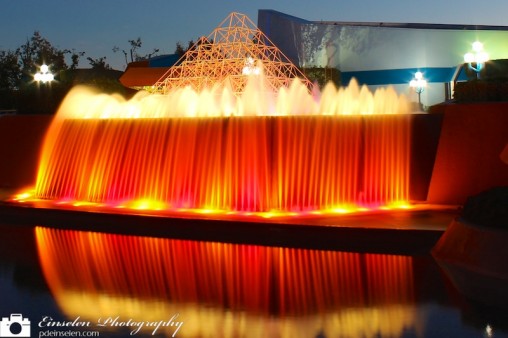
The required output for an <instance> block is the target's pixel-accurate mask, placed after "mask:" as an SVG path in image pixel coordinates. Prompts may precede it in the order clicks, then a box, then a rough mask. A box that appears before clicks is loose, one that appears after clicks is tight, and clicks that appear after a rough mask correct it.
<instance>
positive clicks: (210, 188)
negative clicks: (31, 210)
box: [35, 80, 410, 212]
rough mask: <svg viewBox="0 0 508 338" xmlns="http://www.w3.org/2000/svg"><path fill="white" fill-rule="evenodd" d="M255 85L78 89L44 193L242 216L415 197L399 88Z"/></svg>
mask: <svg viewBox="0 0 508 338" xmlns="http://www.w3.org/2000/svg"><path fill="white" fill-rule="evenodd" d="M256 81H257V80H256ZM256 81H251V82H252V83H249V85H248V86H247V89H246V91H245V94H244V96H243V97H241V98H236V97H235V96H234V95H232V94H231V93H230V92H229V91H228V89H227V88H222V89H221V88H212V89H211V90H210V91H205V92H204V93H199V94H198V93H194V92H192V90H190V89H188V88H186V89H181V90H177V91H175V92H171V93H170V94H169V95H166V96H159V95H138V96H137V97H135V98H134V99H132V100H131V101H129V102H125V101H122V100H121V99H119V98H117V97H114V96H106V95H103V94H91V93H86V92H83V91H75V92H74V93H73V94H71V95H70V96H69V97H68V98H67V99H66V100H65V102H64V103H63V105H62V106H61V108H60V110H59V112H58V114H57V116H56V117H55V119H54V121H53V123H52V125H51V127H50V130H49V131H48V133H47V137H46V140H45V143H44V146H43V150H42V155H41V160H40V166H39V171H38V175H37V182H36V187H35V191H36V192H35V195H36V197H37V198H41V199H49V200H64V201H81V202H95V203H103V204H107V205H109V206H115V207H116V206H117V207H127V208H138V209H163V210H164V209H165V210H173V209H182V208H184V209H207V210H222V211H240V212H267V211H281V212H293V211H296V212H300V211H316V210H318V211H322V210H333V209H341V208H350V207H359V206H361V207H365V206H367V207H378V206H384V205H393V204H400V203H404V202H406V201H408V199H409V196H408V191H409V144H410V115H408V114H404V113H407V105H406V104H405V101H404V99H403V98H401V97H398V96H397V95H396V94H395V92H394V91H393V90H382V91H378V92H376V93H375V94H371V93H370V92H368V90H367V89H366V88H359V87H358V85H356V83H353V84H351V85H350V87H349V88H347V89H340V90H336V89H335V88H334V87H333V86H328V87H326V88H325V89H324V91H323V93H322V94H320V93H313V94H309V93H308V92H307V91H306V89H305V88H304V87H303V85H301V84H299V83H298V82H295V83H294V84H293V85H292V86H291V87H290V88H289V89H282V90H281V91H280V92H279V93H278V94H277V95H272V94H271V93H266V92H264V91H263V90H261V89H259V86H260V85H259V83H258V82H256ZM206 112H208V113H209V114H205V113H206Z"/></svg>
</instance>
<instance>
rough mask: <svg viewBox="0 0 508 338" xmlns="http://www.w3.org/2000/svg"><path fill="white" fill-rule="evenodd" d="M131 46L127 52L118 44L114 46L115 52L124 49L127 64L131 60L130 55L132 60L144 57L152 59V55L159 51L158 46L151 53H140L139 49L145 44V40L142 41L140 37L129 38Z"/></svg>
mask: <svg viewBox="0 0 508 338" xmlns="http://www.w3.org/2000/svg"><path fill="white" fill-rule="evenodd" d="M128 42H129V45H130V48H129V51H128V52H127V51H126V50H125V49H120V47H118V46H113V52H114V53H116V52H118V51H120V50H121V51H122V53H123V55H124V56H125V65H126V66H127V65H128V64H129V60H128V58H127V56H128V55H130V57H131V58H130V60H131V61H130V62H134V61H140V60H144V59H150V58H151V57H152V56H154V55H156V54H157V53H158V52H159V49H158V48H154V49H153V50H152V52H151V53H147V54H144V55H141V54H138V50H139V49H140V48H141V46H142V45H143V42H142V41H141V38H140V37H138V38H137V39H136V40H128Z"/></svg>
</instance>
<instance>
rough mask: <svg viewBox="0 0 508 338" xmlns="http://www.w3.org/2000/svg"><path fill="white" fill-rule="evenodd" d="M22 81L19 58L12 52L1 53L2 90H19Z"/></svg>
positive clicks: (0, 78)
mask: <svg viewBox="0 0 508 338" xmlns="http://www.w3.org/2000/svg"><path fill="white" fill-rule="evenodd" d="M20 81H21V68H20V66H19V64H18V56H17V55H16V53H15V52H12V51H0V90H13V89H17V88H18V87H19V84H20Z"/></svg>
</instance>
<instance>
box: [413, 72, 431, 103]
mask: <svg viewBox="0 0 508 338" xmlns="http://www.w3.org/2000/svg"><path fill="white" fill-rule="evenodd" d="M409 87H411V88H413V89H414V90H415V92H416V94H418V106H419V107H420V110H423V106H422V99H421V95H422V93H423V91H424V90H425V87H427V81H425V79H424V78H423V74H422V72H416V73H415V77H414V79H412V80H411V81H410V82H409Z"/></svg>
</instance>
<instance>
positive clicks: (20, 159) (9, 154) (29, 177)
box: [0, 115, 53, 189]
mask: <svg viewBox="0 0 508 338" xmlns="http://www.w3.org/2000/svg"><path fill="white" fill-rule="evenodd" d="M52 118H53V116H52V115H7V116H0V163H1V164H0V188H9V189H10V188H21V187H24V186H27V185H31V184H33V183H35V175H36V171H37V161H38V157H39V149H40V147H41V145H42V140H43V138H44V134H45V132H46V129H47V128H48V126H49V124H50V122H51V119H52Z"/></svg>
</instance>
